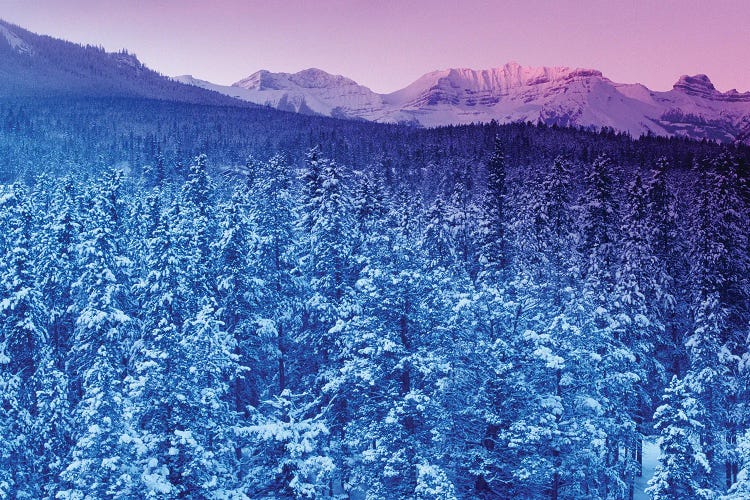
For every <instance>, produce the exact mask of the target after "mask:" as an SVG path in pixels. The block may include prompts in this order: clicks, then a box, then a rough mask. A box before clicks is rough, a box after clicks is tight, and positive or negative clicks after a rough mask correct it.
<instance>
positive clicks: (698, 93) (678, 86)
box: [673, 74, 750, 103]
mask: <svg viewBox="0 0 750 500" xmlns="http://www.w3.org/2000/svg"><path fill="white" fill-rule="evenodd" d="M673 89H674V91H676V92H681V93H683V94H687V95H690V96H695V97H702V98H705V99H711V100H714V101H727V102H747V103H750V92H743V93H740V92H737V89H732V90H730V91H728V92H724V93H722V92H719V91H718V90H716V87H714V84H713V83H711V79H710V78H708V77H707V76H706V75H703V74H701V75H693V76H689V75H682V76H681V77H680V79H679V80H677V83H675V84H674V87H673Z"/></svg>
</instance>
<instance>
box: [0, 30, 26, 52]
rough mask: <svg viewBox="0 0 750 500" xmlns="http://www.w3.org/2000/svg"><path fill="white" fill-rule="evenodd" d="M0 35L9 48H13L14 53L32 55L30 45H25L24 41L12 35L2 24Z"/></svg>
mask: <svg viewBox="0 0 750 500" xmlns="http://www.w3.org/2000/svg"><path fill="white" fill-rule="evenodd" d="M0 34H2V35H3V36H4V37H5V39H6V40H7V41H8V43H9V44H10V46H11V48H13V49H14V50H15V51H16V52H19V53H21V54H27V55H31V54H33V53H34V49H33V48H32V47H31V45H29V44H28V43H26V41H25V40H23V39H22V38H21V37H19V36H18V35H16V34H15V33H13V32H12V31H11V30H10V29H9V28H8V27H7V26H5V25H4V24H2V23H0Z"/></svg>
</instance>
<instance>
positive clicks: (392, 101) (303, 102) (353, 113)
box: [176, 62, 750, 142]
mask: <svg viewBox="0 0 750 500" xmlns="http://www.w3.org/2000/svg"><path fill="white" fill-rule="evenodd" d="M176 79H177V80H178V81H181V82H183V83H190V84H193V85H198V86H201V87H204V88H209V89H211V90H215V91H218V92H221V93H224V94H227V95H231V96H233V97H237V98H240V99H245V100H247V101H250V102H254V103H257V104H262V105H267V106H272V107H275V108H277V109H283V110H287V111H295V112H299V113H308V114H320V115H325V116H334V117H340V118H350V119H364V120H371V121H376V122H384V123H411V124H414V125H420V126H427V127H433V126H441V125H458V124H466V123H472V122H488V121H490V120H496V121H498V122H500V123H508V122H518V121H530V122H533V123H544V124H547V125H558V126H576V127H584V128H590V129H595V130H598V129H601V128H604V127H608V128H612V129H615V130H618V131H623V132H628V133H630V134H632V135H633V136H636V137H638V136H641V135H644V134H653V135H660V136H683V137H690V138H694V139H703V138H707V139H715V140H721V141H727V142H731V141H735V140H739V139H741V138H742V137H744V136H745V135H746V134H747V131H748V130H749V129H750V93H739V92H737V91H736V90H731V91H729V92H726V93H722V92H719V91H718V90H716V89H715V87H714V86H713V84H712V83H711V80H710V79H709V78H708V77H707V76H706V75H695V76H687V75H685V76H682V77H680V78H679V80H678V81H677V83H675V85H674V88H673V89H672V90H670V91H666V92H656V91H652V90H650V89H648V88H647V87H645V86H643V85H641V84H637V83H635V84H624V83H616V82H613V81H612V80H610V79H608V78H606V77H605V76H604V75H603V74H602V73H601V71H598V70H595V69H588V68H569V67H528V66H522V65H520V64H518V63H516V62H510V63H508V64H505V65H504V66H500V67H497V68H491V69H484V70H475V69H468V68H452V69H446V70H440V71H433V72H430V73H427V74H425V75H423V76H422V77H420V78H418V79H417V80H416V81H415V82H414V83H412V84H411V85H408V86H407V87H405V88H403V89H401V90H398V91H396V92H392V93H390V94H378V93H375V92H373V91H372V90H370V89H369V88H367V87H365V86H362V85H359V84H358V83H356V82H355V81H353V80H351V79H349V78H346V77H344V76H339V75H331V74H329V73H326V72H325V71H322V70H320V69H308V70H304V71H301V72H299V73H291V74H290V73H272V72H269V71H265V70H263V71H258V72H256V73H253V74H252V75H250V76H249V77H247V78H245V79H243V80H240V81H239V82H237V83H235V84H233V85H232V86H220V85H214V84H211V83H209V82H203V81H200V80H195V79H193V78H191V77H185V76H183V77H177V78H176Z"/></svg>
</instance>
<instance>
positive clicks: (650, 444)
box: [633, 438, 659, 500]
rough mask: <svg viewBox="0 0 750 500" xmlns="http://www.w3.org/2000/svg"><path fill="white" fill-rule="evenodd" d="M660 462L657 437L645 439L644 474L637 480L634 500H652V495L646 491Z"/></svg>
mask: <svg viewBox="0 0 750 500" xmlns="http://www.w3.org/2000/svg"><path fill="white" fill-rule="evenodd" d="M658 463H659V445H658V444H657V442H656V439H655V438H646V439H644V440H643V475H642V476H641V477H638V478H636V480H635V494H634V496H633V500H650V499H651V496H650V495H648V494H646V493H645V489H646V488H648V481H649V480H650V479H651V478H652V477H653V476H654V471H655V470H656V466H657V465H658Z"/></svg>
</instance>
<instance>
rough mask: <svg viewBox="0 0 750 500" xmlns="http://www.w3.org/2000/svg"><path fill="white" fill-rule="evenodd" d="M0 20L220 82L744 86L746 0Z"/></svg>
mask: <svg viewBox="0 0 750 500" xmlns="http://www.w3.org/2000/svg"><path fill="white" fill-rule="evenodd" d="M0 18H4V19H5V20H7V21H10V22H13V23H16V24H19V25H21V26H23V27H25V28H27V29H30V30H31V31H34V32H37V33H42V34H47V35H51V36H55V37H60V38H65V39H67V40H71V41H75V42H82V43H91V44H95V45H102V46H104V47H105V48H106V49H108V50H118V49H121V48H127V49H128V50H130V51H131V52H134V53H135V54H137V55H138V57H139V58H140V59H141V60H142V61H143V62H144V63H146V64H147V65H148V66H150V67H152V68H154V69H156V70H158V71H160V72H162V73H164V74H166V75H180V74H186V73H191V74H193V75H194V76H196V77H198V78H202V79H206V80H210V81H213V82H216V83H222V84H229V83H232V82H235V81H237V80H239V79H241V78H243V77H245V76H247V75H249V74H250V73H253V72H254V71H256V70H258V69H269V70H271V71H287V72H294V71H299V70H301V69H304V68H308V67H318V68H321V69H324V70H326V71H328V72H330V73H336V74H343V75H345V76H348V77H350V78H353V79H354V80H356V81H357V82H359V83H361V84H363V85H367V86H369V87H370V88H372V89H373V90H375V91H378V92H386V91H393V90H396V89H398V88H401V87H404V86H406V85H407V84H409V83H411V82H412V81H413V80H415V79H416V78H418V77H419V76H421V75H422V74H424V73H426V72H428V71H432V70H435V69H443V68H449V67H470V68H475V69H485V68H490V67H494V66H500V65H502V64H504V63H506V62H508V61H517V62H518V63H520V64H523V65H527V66H543V65H546V66H574V67H588V68H595V69H599V70H601V71H602V72H603V73H604V75H605V76H607V77H609V78H611V79H612V80H615V81H618V82H624V83H632V82H640V83H643V84H645V85H647V86H648V87H650V88H652V89H654V90H667V89H670V88H671V87H672V84H673V83H674V82H675V81H676V80H677V78H678V77H679V76H680V75H681V74H696V73H705V74H707V75H708V76H709V77H710V78H711V80H712V81H713V82H714V85H715V86H716V87H717V88H718V89H719V90H723V91H725V90H729V89H730V88H737V89H738V90H740V91H745V90H750V59H748V53H750V0H650V1H645V0H643V1H641V0H630V1H625V0H623V1H616V0H596V1H591V0H556V1H537V0H520V1H501V0H496V1H481V0H430V1H426V0H419V1H409V0H395V1H394V0H372V1H361V0H308V1H287V0H263V1H255V0H246V1H240V0H237V1H229V0H127V1H113V0H0Z"/></svg>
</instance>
